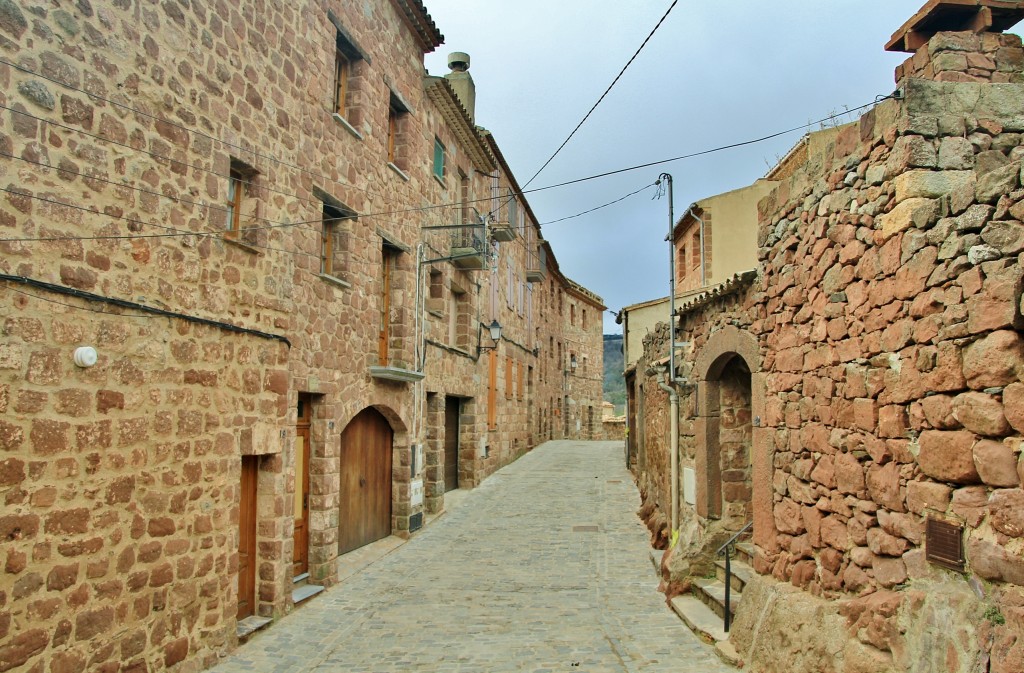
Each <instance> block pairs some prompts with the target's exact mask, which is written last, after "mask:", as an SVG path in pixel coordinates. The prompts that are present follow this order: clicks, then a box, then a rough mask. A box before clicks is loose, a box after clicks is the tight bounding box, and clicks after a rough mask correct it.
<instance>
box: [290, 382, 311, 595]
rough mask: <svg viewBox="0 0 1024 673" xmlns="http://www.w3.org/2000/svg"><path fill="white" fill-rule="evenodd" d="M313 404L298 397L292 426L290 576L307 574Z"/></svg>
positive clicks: (304, 396)
mask: <svg viewBox="0 0 1024 673" xmlns="http://www.w3.org/2000/svg"><path fill="white" fill-rule="evenodd" d="M312 407H313V405H312V400H311V399H310V396H309V395H299V404H298V415H297V420H296V423H295V512H294V513H295V534H294V551H293V552H292V563H293V566H294V567H293V569H292V576H293V577H300V576H301V575H303V574H305V573H306V572H308V571H309V426H310V422H311V421H312V420H313V412H312Z"/></svg>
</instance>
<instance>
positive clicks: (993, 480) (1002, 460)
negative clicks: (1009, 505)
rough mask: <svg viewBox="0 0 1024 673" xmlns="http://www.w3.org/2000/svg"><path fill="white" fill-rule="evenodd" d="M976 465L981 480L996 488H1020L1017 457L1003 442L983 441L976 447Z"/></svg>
mask: <svg viewBox="0 0 1024 673" xmlns="http://www.w3.org/2000/svg"><path fill="white" fill-rule="evenodd" d="M974 464H975V465H976V466H977V468H978V474H979V475H981V480H982V481H983V482H984V483H985V484H987V485H989V486H995V487H1004V488H1005V487H1011V486H1020V477H1019V476H1018V475H1017V456H1016V455H1014V453H1013V451H1011V450H1010V447H1009V446H1007V445H1006V444H1004V443H1002V442H995V441H992V440H990V439H983V440H981V441H980V442H978V443H977V444H976V445H975V446H974Z"/></svg>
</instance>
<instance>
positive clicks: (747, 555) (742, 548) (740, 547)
mask: <svg viewBox="0 0 1024 673" xmlns="http://www.w3.org/2000/svg"><path fill="white" fill-rule="evenodd" d="M755 553H756V552H755V550H754V543H753V542H737V543H736V558H738V559H739V560H741V561H743V562H744V563H746V564H747V565H748V566H750V567H751V568H753V567H754V555H755Z"/></svg>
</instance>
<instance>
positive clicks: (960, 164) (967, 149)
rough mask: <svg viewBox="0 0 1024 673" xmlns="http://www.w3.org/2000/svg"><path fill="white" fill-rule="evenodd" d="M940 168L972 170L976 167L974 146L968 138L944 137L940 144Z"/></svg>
mask: <svg viewBox="0 0 1024 673" xmlns="http://www.w3.org/2000/svg"><path fill="white" fill-rule="evenodd" d="M938 166H939V168H942V169H945V170H950V169H952V170H970V169H973V168H974V146H973V145H971V141H970V140H968V139H967V138H962V137H952V138H943V139H942V141H941V143H940V145H939V159H938Z"/></svg>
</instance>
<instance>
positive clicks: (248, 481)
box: [237, 456, 259, 619]
mask: <svg viewBox="0 0 1024 673" xmlns="http://www.w3.org/2000/svg"><path fill="white" fill-rule="evenodd" d="M258 475H259V457H258V456H242V477H241V481H240V487H241V488H240V489H239V498H238V615H237V616H238V619H245V618H246V617H251V616H252V615H254V614H256V482H257V477H258Z"/></svg>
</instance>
